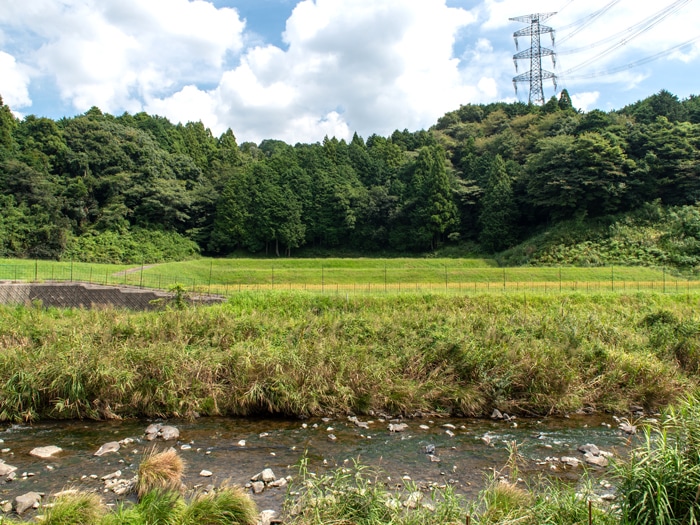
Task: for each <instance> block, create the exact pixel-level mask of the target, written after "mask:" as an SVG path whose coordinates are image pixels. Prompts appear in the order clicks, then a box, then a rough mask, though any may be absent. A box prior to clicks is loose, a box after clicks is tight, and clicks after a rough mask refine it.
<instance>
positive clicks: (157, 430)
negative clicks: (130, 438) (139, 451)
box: [145, 423, 180, 441]
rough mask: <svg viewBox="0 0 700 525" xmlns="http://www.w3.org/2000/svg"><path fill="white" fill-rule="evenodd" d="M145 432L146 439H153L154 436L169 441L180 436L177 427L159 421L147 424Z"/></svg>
mask: <svg viewBox="0 0 700 525" xmlns="http://www.w3.org/2000/svg"><path fill="white" fill-rule="evenodd" d="M145 434H146V440H147V441H153V440H154V439H156V438H160V439H162V440H163V441H170V440H173V439H178V438H179V437H180V431H179V430H178V429H177V428H175V427H174V426H172V425H161V424H160V423H153V424H151V425H148V427H146V431H145Z"/></svg>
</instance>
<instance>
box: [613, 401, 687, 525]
mask: <svg viewBox="0 0 700 525" xmlns="http://www.w3.org/2000/svg"><path fill="white" fill-rule="evenodd" d="M644 438H645V439H644V442H643V444H642V446H641V447H639V448H638V449H637V450H635V452H634V453H633V454H632V455H631V456H630V458H629V460H628V461H625V462H621V463H620V464H618V466H617V474H618V477H619V492H620V493H621V495H622V496H623V498H622V505H621V508H622V520H621V523H622V524H623V525H627V524H640V525H652V524H655V525H697V524H698V523H700V398H698V397H690V398H688V399H687V400H686V401H684V402H683V403H682V404H681V405H680V407H679V408H677V409H674V408H671V409H669V411H668V413H667V415H666V417H665V418H664V420H663V421H661V422H659V423H656V424H652V425H651V426H647V427H645V430H644Z"/></svg>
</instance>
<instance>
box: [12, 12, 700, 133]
mask: <svg viewBox="0 0 700 525" xmlns="http://www.w3.org/2000/svg"><path fill="white" fill-rule="evenodd" d="M0 5H1V9H0V96H2V98H3V101H4V103H5V104H7V105H9V106H10V108H11V109H12V110H13V112H14V113H15V115H16V116H17V117H18V118H23V117H24V116H26V115H30V114H34V115H36V116H43V117H49V118H52V119H59V118H62V117H72V116H75V115H79V114H82V113H84V112H86V111H87V110H89V109H90V108H91V107H93V106H97V107H99V108H100V109H101V110H102V111H104V112H106V113H111V114H113V115H121V114H122V113H124V112H129V113H132V114H133V113H138V112H140V111H145V112H147V113H149V114H151V115H160V116H163V117H167V118H168V119H170V120H171V121H172V122H183V123H184V122H188V121H194V122H196V121H202V122H203V123H204V125H205V126H207V127H209V128H210V129H211V130H212V132H213V133H214V135H215V136H218V135H220V134H221V133H223V132H224V131H226V130H227V129H228V128H230V129H232V130H233V132H234V134H235V135H236V138H237V139H238V142H239V143H242V142H246V141H252V142H256V143H259V142H260V141H262V140H264V139H279V140H284V141H286V142H288V143H290V144H295V143H297V142H307V143H308V142H316V141H320V140H322V139H323V137H324V136H329V137H330V136H335V137H337V138H339V139H346V140H348V139H350V138H351V137H352V135H353V133H355V132H357V133H358V134H359V135H360V136H362V137H365V138H366V137H368V136H369V135H371V134H374V133H376V134H378V135H383V136H386V135H389V134H391V133H392V132H393V131H394V130H396V129H399V130H403V129H408V130H409V131H416V130H420V129H427V128H429V127H430V126H431V125H433V124H435V123H436V122H437V119H438V118H439V117H441V116H442V115H444V114H445V113H446V112H448V111H452V110H455V109H458V108H459V106H460V105H463V104H469V103H473V104H477V103H490V102H496V101H504V102H513V101H516V100H521V101H525V102H527V100H528V91H529V84H528V83H527V82H526V83H521V84H519V85H518V92H517V94H516V92H515V90H514V88H513V82H512V79H513V77H514V76H516V75H517V74H520V73H524V72H527V71H528V69H529V68H530V64H529V61H528V60H519V61H518V62H519V64H518V65H519V68H518V71H517V72H516V69H515V66H514V61H513V55H514V53H516V52H517V51H516V47H515V42H514V38H513V33H514V32H515V31H518V30H520V29H523V28H527V27H528V26H529V24H528V23H523V22H516V21H511V20H509V18H513V17H519V16H525V15H530V14H535V13H556V14H553V15H552V16H550V17H549V18H547V20H546V21H545V22H543V23H544V24H545V25H546V26H549V27H551V28H552V29H554V33H545V34H542V35H541V41H542V44H541V45H542V46H543V47H547V48H550V49H553V50H554V51H555V52H556V66H555V65H554V64H553V62H552V59H551V57H549V56H546V57H544V58H543V61H542V68H543V69H545V70H547V71H551V72H553V73H555V74H556V75H557V77H558V78H557V87H558V90H559V91H560V90H561V89H562V88H566V89H567V90H568V92H569V93H570V95H571V97H572V100H573V103H574V106H575V107H576V108H578V109H580V110H582V111H590V110H592V109H596V108H597V109H602V110H605V111H608V110H612V109H619V108H621V107H623V106H625V105H627V104H630V103H633V102H635V101H637V100H641V99H644V98H646V97H648V96H650V95H652V94H654V93H657V92H658V91H660V90H661V89H666V90H668V91H670V92H672V93H674V94H675V95H677V96H678V97H680V98H681V99H682V98H686V97H688V96H689V95H691V94H700V89H699V87H698V85H697V82H696V81H697V79H698V78H699V76H700V75H698V71H699V69H698V66H699V65H700V38H698V37H700V28H698V27H697V23H696V21H697V20H698V19H700V1H698V0H664V1H661V2H650V1H640V0H532V1H527V0H478V1H477V0H301V1H300V0H22V1H17V0H0ZM666 8H668V9H667V10H666V11H664V9H666ZM655 15H656V16H655ZM635 28H636V29H635ZM552 34H553V35H554V36H555V45H553V44H552V40H551V36H552ZM693 39H694V40H693ZM518 43H519V50H520V51H522V50H527V49H529V48H530V45H531V43H530V38H529V37H528V36H525V37H520V38H519V39H518ZM684 43H686V44H685V45H682V44H684ZM654 57H655V59H654V60H649V59H650V58H654ZM629 66H633V67H629ZM559 91H556V92H555V89H554V86H553V83H552V81H551V80H546V81H545V82H544V95H545V98H547V99H548V98H549V97H551V96H553V95H558V93H559Z"/></svg>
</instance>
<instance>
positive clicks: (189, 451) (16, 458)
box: [0, 414, 630, 511]
mask: <svg viewBox="0 0 700 525" xmlns="http://www.w3.org/2000/svg"><path fill="white" fill-rule="evenodd" d="M159 421H160V420H159ZM360 421H361V422H363V423H364V422H368V425H367V426H368V427H369V428H368V429H364V428H360V427H358V426H357V425H356V424H355V423H354V422H353V421H350V420H348V419H347V418H335V419H327V418H326V419H309V420H304V421H301V420H283V419H235V418H213V417H203V418H199V419H196V420H193V421H187V420H168V421H161V422H163V423H164V424H168V425H173V426H176V427H177V428H178V429H179V431H180V438H179V440H178V441H177V442H175V441H169V442H162V441H154V442H148V441H146V440H145V439H144V430H145V428H146V427H147V426H148V424H149V423H151V422H153V421H151V420H149V421H146V420H126V421H107V422H93V421H67V422H66V421H62V422H41V423H36V424H32V425H11V426H7V427H4V428H1V429H0V439H1V440H2V443H0V448H1V449H2V452H1V453H0V459H1V460H3V461H4V462H6V463H7V464H9V465H12V466H15V467H17V471H16V474H17V476H16V478H15V479H14V480H13V481H9V482H8V481H0V500H4V501H12V500H14V498H15V497H16V496H18V495H21V494H24V493H26V492H29V491H35V492H40V493H45V494H46V495H47V496H48V495H49V494H51V493H55V492H58V491H61V490H63V489H66V488H78V489H82V490H96V491H99V492H102V493H103V496H104V497H105V500H106V501H107V502H108V503H114V502H115V501H116V500H117V496H116V495H115V494H113V493H111V492H109V491H107V492H105V489H104V481H102V480H101V478H102V476H105V475H108V474H110V473H113V472H115V471H117V470H120V471H121V473H122V474H121V477H122V478H125V479H130V478H132V477H133V476H134V475H135V474H136V471H137V469H138V464H139V462H140V461H141V459H142V457H143V454H144V453H145V452H147V451H149V450H151V449H152V448H153V447H154V446H156V447H157V448H158V449H164V448H167V447H170V446H174V447H176V448H177V449H178V450H179V451H180V454H181V457H182V458H183V460H184V462H185V476H184V483H185V485H186V486H187V488H188V489H191V488H195V487H206V486H207V485H210V484H212V485H215V486H218V485H220V484H221V483H223V482H224V481H227V480H228V481H230V482H233V483H236V484H240V485H245V484H246V483H248V482H249V481H250V478H251V477H252V476H254V475H255V474H257V473H259V472H261V471H262V470H263V469H265V468H271V469H272V470H273V472H274V473H275V475H276V477H277V478H282V477H287V476H292V477H294V476H296V475H297V473H298V466H297V465H298V463H299V461H300V459H301V458H302V457H304V455H306V456H307V457H308V463H309V469H310V470H312V471H317V472H318V471H321V470H323V469H332V468H335V467H337V466H342V465H343V464H345V465H348V464H350V465H351V464H352V462H353V461H355V460H356V461H358V462H359V463H361V464H363V465H367V466H371V467H377V468H378V469H380V471H381V478H382V479H383V480H385V481H386V482H387V483H388V484H389V485H390V486H395V485H400V484H403V483H405V482H406V481H407V478H410V480H411V481H412V482H413V483H416V484H417V485H418V486H423V487H425V486H427V485H430V484H439V485H441V484H447V483H450V484H452V485H454V487H455V489H456V492H457V493H459V494H465V495H467V496H468V497H469V496H475V495H476V493H477V492H478V491H479V490H480V489H482V488H483V487H484V484H485V480H486V476H487V474H489V472H493V471H492V470H491V469H501V468H502V467H503V466H504V464H505V462H506V461H507V459H508V447H507V445H506V444H507V443H508V442H512V441H515V442H517V444H518V452H519V453H520V454H521V455H522V456H523V458H524V459H525V464H524V466H523V467H521V473H522V475H524V476H526V475H528V474H532V473H536V472H538V471H540V472H543V473H547V474H551V475H556V476H560V477H562V478H564V479H571V480H575V479H577V478H578V477H579V476H580V475H581V474H582V473H583V471H584V470H583V468H582V466H578V467H570V466H566V465H564V464H562V463H561V462H559V461H557V460H554V459H552V458H560V457H562V456H570V457H576V458H578V459H580V460H583V454H582V453H580V452H578V451H577V448H578V447H579V446H581V445H584V444H587V443H593V444H595V445H597V446H598V447H599V448H600V449H602V450H605V451H608V452H612V453H613V454H614V455H616V456H617V455H624V454H625V453H626V452H627V451H628V450H629V445H630V442H629V438H628V437H627V436H625V435H623V434H622V433H621V432H620V431H619V430H618V429H617V423H616V422H615V421H614V420H613V418H612V416H606V415H597V414H596V415H572V416H571V417H569V418H545V419H541V420H537V419H520V418H519V419H517V420H515V421H510V422H506V421H503V420H498V421H497V420H487V419H452V418H440V419H438V418H428V417H424V418H416V419H406V420H403V421H402V422H403V423H406V424H407V428H406V429H405V430H404V431H402V432H389V430H388V425H389V422H388V421H383V420H380V419H377V418H374V420H372V418H360ZM446 426H447V427H446ZM451 434H452V435H451ZM484 436H486V437H485V438H484ZM125 438H133V439H134V440H135V441H134V443H131V444H128V445H126V446H122V448H121V449H120V450H119V451H118V452H116V453H111V454H107V455H104V456H101V457H96V456H94V455H93V454H94V452H95V451H97V449H98V448H99V447H100V446H101V445H103V444H104V443H106V442H110V441H119V440H123V439H125ZM242 441H245V443H242ZM486 441H490V444H487V443H486ZM48 445H55V446H58V447H60V448H61V449H63V450H62V452H60V453H59V454H58V455H56V456H54V457H52V458H49V459H39V458H36V457H33V456H31V455H30V454H29V451H30V450H32V449H33V448H34V447H39V446H48ZM183 445H184V447H183ZM188 446H189V447H191V448H188ZM432 446H434V447H435V451H434V452H433V456H434V457H433V458H431V456H430V455H429V454H426V447H427V448H428V450H431V449H432ZM547 458H550V459H547ZM437 459H439V461H437ZM202 470H208V471H210V472H211V474H212V475H211V477H202V476H200V472H201V471H202ZM591 471H592V472H593V473H594V475H595V476H596V477H597V478H600V479H604V478H605V474H606V470H605V469H604V468H599V467H591ZM286 490H287V489H286V488H268V489H266V490H265V491H264V492H263V493H262V494H258V495H255V496H254V499H255V500H256V503H257V504H258V507H259V508H260V509H261V510H262V509H274V510H277V511H280V510H281V507H282V502H283V500H284V497H285V495H286ZM47 500H48V498H46V497H45V498H44V502H46V501H47Z"/></svg>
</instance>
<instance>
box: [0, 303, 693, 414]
mask: <svg viewBox="0 0 700 525" xmlns="http://www.w3.org/2000/svg"><path fill="white" fill-rule="evenodd" d="M699 302H700V296H698V295H697V294H689V295H680V294H679V295H675V294H665V295H664V294H652V293H641V294H637V293H635V294H631V295H629V294H575V293H563V294H556V295H554V294H552V295H535V294H531V295H526V296H524V295H516V294H512V295H509V294H503V295H494V294H476V295H463V296H448V295H445V294H408V293H406V294H400V295H399V294H396V295H391V294H390V295H386V296H384V295H368V296H347V297H346V296H335V295H325V296H324V295H319V294H309V293H304V292H291V293H290V292H264V293H262V292H261V293H241V294H238V295H236V296H234V297H232V298H231V299H230V300H229V302H228V303H226V304H222V305H219V306H213V307H207V308H194V309H185V310H170V309H166V310H162V311H157V312H128V311H119V310H110V309H107V310H57V309H49V310H44V309H41V308H35V307H0V345H2V348H3V352H2V354H0V418H1V419H6V420H22V419H36V418H47V417H48V418H74V417H111V416H112V415H114V414H116V415H120V416H157V415H161V416H175V415H181V416H188V415H192V414H194V413H200V414H210V415H215V414H224V415H250V414H284V415H287V416H301V415H312V414H315V415H320V414H326V413H347V412H355V413H358V414H360V413H367V412H368V411H369V410H375V411H388V412H391V413H406V414H410V413H413V412H415V411H424V412H442V413H452V414H465V415H488V414H490V412H491V410H492V409H493V408H495V407H498V408H499V409H501V410H505V411H507V412H509V413H520V414H549V413H565V412H567V411H570V410H576V409H578V408H581V407H583V406H592V407H595V408H597V409H600V410H612V411H618V412H619V411H626V410H627V408H628V407H629V406H630V404H639V405H643V406H647V407H657V406H665V405H667V404H668V403H670V402H672V401H674V400H675V399H677V397H678V396H679V395H683V394H686V393H688V392H692V391H694V390H695V389H696V388H697V377H698V372H700V320H699V319H698V316H697V311H698V305H699Z"/></svg>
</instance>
